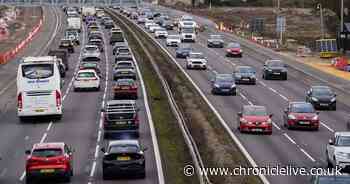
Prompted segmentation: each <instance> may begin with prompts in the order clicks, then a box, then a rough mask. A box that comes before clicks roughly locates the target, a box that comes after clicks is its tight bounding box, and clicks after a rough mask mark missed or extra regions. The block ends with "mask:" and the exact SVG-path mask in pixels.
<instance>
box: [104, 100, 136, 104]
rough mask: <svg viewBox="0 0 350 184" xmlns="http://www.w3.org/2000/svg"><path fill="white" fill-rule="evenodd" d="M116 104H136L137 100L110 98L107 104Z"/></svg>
mask: <svg viewBox="0 0 350 184" xmlns="http://www.w3.org/2000/svg"><path fill="white" fill-rule="evenodd" d="M116 104H134V105H135V104H136V101H135V100H109V101H107V105H116Z"/></svg>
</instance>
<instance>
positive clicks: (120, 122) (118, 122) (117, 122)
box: [114, 121, 126, 125]
mask: <svg viewBox="0 0 350 184" xmlns="http://www.w3.org/2000/svg"><path fill="white" fill-rule="evenodd" d="M114 124H116V125H125V124H126V121H116V122H114Z"/></svg>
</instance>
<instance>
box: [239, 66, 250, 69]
mask: <svg viewBox="0 0 350 184" xmlns="http://www.w3.org/2000/svg"><path fill="white" fill-rule="evenodd" d="M241 68H249V69H253V67H251V66H237V67H236V69H241Z"/></svg>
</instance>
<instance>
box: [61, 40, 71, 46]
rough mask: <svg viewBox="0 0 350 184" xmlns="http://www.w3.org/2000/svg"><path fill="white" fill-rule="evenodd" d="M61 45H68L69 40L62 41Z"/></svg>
mask: <svg viewBox="0 0 350 184" xmlns="http://www.w3.org/2000/svg"><path fill="white" fill-rule="evenodd" d="M61 44H62V45H70V40H62V41H61Z"/></svg>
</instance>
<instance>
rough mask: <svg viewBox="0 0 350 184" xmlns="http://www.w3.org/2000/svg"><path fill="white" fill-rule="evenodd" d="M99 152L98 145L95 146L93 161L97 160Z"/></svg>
mask: <svg viewBox="0 0 350 184" xmlns="http://www.w3.org/2000/svg"><path fill="white" fill-rule="evenodd" d="M99 150H100V145H98V144H97V145H96V148H95V155H94V156H95V159H97V158H98V153H99Z"/></svg>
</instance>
